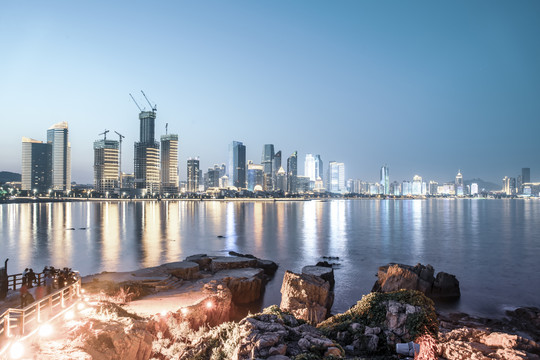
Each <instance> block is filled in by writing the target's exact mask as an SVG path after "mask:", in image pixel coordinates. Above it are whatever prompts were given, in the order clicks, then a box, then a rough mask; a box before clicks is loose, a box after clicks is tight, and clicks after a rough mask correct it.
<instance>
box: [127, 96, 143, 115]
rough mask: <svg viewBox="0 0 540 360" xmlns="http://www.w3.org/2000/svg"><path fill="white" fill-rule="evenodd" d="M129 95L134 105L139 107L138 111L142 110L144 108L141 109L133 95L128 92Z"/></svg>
mask: <svg viewBox="0 0 540 360" xmlns="http://www.w3.org/2000/svg"><path fill="white" fill-rule="evenodd" d="M129 96H131V100H133V102H134V103H135V105H137V107H138V108H139V111H140V112H143V110H144V109H141V107H140V106H139V104H138V103H137V100H135V98H134V97H133V95H131V93H129Z"/></svg>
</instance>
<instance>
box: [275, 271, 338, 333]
mask: <svg viewBox="0 0 540 360" xmlns="http://www.w3.org/2000/svg"><path fill="white" fill-rule="evenodd" d="M333 302H334V296H333V292H332V291H331V290H330V283H329V282H328V281H326V280H323V279H322V278H320V277H318V276H314V275H309V274H295V273H293V272H291V271H286V272H285V275H284V276H283V284H282V286H281V305H280V308H281V309H283V310H284V311H288V312H290V313H292V314H293V315H294V316H295V317H296V318H298V319H302V320H305V321H307V322H309V323H311V324H317V323H319V322H321V321H323V320H324V319H326V317H327V315H328V314H329V312H330V309H331V307H332V304H333Z"/></svg>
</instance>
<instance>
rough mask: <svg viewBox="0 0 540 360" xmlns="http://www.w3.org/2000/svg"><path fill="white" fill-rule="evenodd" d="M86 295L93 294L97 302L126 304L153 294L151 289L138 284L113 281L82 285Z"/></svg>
mask: <svg viewBox="0 0 540 360" xmlns="http://www.w3.org/2000/svg"><path fill="white" fill-rule="evenodd" d="M83 288H84V289H85V291H86V292H87V293H88V294H95V295H97V296H98V300H99V301H107V302H113V303H117V304H126V303H128V302H130V301H133V300H136V299H139V298H141V297H143V296H146V295H149V294H151V293H153V288H152V287H151V286H149V285H145V284H142V283H138V282H122V283H115V282H113V281H92V282H89V283H87V284H84V285H83Z"/></svg>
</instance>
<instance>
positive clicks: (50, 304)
mask: <svg viewBox="0 0 540 360" xmlns="http://www.w3.org/2000/svg"><path fill="white" fill-rule="evenodd" d="M52 316H53V308H52V296H51V295H50V294H49V318H52Z"/></svg>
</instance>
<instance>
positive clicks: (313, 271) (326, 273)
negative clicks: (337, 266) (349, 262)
mask: <svg viewBox="0 0 540 360" xmlns="http://www.w3.org/2000/svg"><path fill="white" fill-rule="evenodd" d="M302 274H307V275H313V276H318V277H320V278H321V279H323V280H326V281H328V283H330V291H333V290H334V284H335V279H334V269H332V266H330V267H327V266H304V267H303V268H302Z"/></svg>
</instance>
